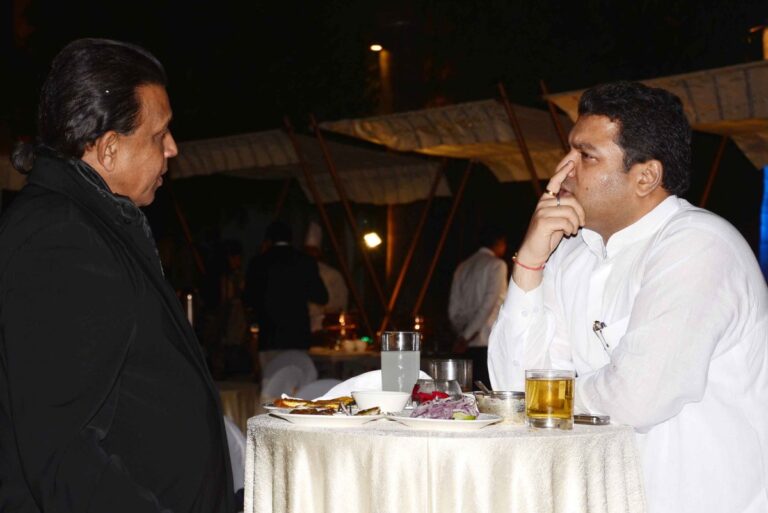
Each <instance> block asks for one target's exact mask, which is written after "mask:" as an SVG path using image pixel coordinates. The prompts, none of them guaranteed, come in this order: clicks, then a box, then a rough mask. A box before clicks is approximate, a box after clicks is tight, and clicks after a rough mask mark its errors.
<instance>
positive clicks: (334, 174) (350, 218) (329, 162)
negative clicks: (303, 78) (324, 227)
mask: <svg viewBox="0 0 768 513" xmlns="http://www.w3.org/2000/svg"><path fill="white" fill-rule="evenodd" d="M309 122H310V124H311V125H312V130H313V131H314V132H315V137H317V140H318V142H319V143H320V148H321V149H322V151H323V158H324V159H325V165H326V167H327V168H328V172H329V173H330V174H331V178H332V179H333V184H334V186H335V187H336V192H337V193H338V195H339V199H340V200H341V204H342V205H343V206H344V213H345V214H346V216H347V222H349V227H350V228H351V229H352V235H353V236H354V237H355V243H356V244H357V246H358V247H359V248H360V252H361V253H362V255H363V263H364V264H365V269H366V271H368V276H369V277H370V278H371V281H372V282H373V288H374V289H375V290H376V295H377V296H378V298H379V302H381V306H382V308H386V306H387V300H386V298H385V297H384V291H383V290H382V288H381V282H380V281H379V278H378V276H377V275H376V271H375V270H374V269H373V264H372V263H371V257H370V255H369V254H368V251H366V250H365V248H364V247H363V246H362V244H363V239H362V237H361V234H360V229H359V228H358V226H357V221H355V216H354V214H353V213H352V207H350V206H349V199H348V198H347V191H346V190H345V189H344V185H343V184H342V183H341V178H339V173H338V171H337V169H336V164H335V162H334V161H333V159H332V158H331V152H330V151H329V150H328V145H327V144H326V143H325V138H324V137H323V134H321V133H320V127H318V126H317V120H315V116H313V115H312V114H310V115H309Z"/></svg>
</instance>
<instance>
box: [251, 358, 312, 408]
mask: <svg viewBox="0 0 768 513" xmlns="http://www.w3.org/2000/svg"><path fill="white" fill-rule="evenodd" d="M304 383H305V377H304V369H302V368H301V367H298V366H296V365H285V366H283V367H281V368H280V369H278V370H277V371H276V372H274V373H273V374H272V375H271V376H270V377H268V378H264V379H263V380H262V381H261V399H262V402H272V401H273V400H274V399H277V398H279V397H280V396H281V395H282V394H287V395H290V396H293V395H295V394H296V392H297V391H298V390H299V388H301V386H302V385H303V384H304Z"/></svg>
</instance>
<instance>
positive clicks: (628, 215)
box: [489, 83, 768, 513]
mask: <svg viewBox="0 0 768 513" xmlns="http://www.w3.org/2000/svg"><path fill="white" fill-rule="evenodd" d="M658 91H659V90H653V89H648V88H644V87H643V86H639V85H637V84H626V83H624V84H613V85H608V86H601V87H598V88H595V89H594V90H592V91H590V92H588V93H585V96H584V97H582V101H581V104H580V109H579V110H580V117H579V120H578V122H577V124H576V126H575V127H574V129H573V131H572V132H571V135H570V144H571V148H572V149H571V152H570V153H569V154H568V155H567V156H566V157H565V159H564V163H563V164H561V166H559V171H558V173H557V174H556V175H555V176H554V177H553V179H552V180H551V181H550V183H549V185H548V189H547V190H548V192H547V193H545V195H544V197H542V199H541V200H540V201H539V204H538V206H537V208H536V212H535V213H534V216H533V218H532V221H531V225H530V227H529V230H528V233H527V234H526V238H525V239H524V241H523V244H522V245H521V247H520V250H519V252H518V254H517V255H516V265H515V267H514V270H513V277H512V280H511V282H510V287H509V291H508V294H507V299H506V301H505V303H504V305H503V307H502V309H501V312H500V314H499V318H498V321H497V323H496V325H495V326H494V329H493V332H492V335H491V341H490V346H489V367H490V373H491V382H492V384H493V385H494V387H496V388H499V389H503V390H506V389H516V390H522V389H523V382H524V370H525V369H528V368H541V367H550V368H572V369H575V370H576V372H577V376H578V377H577V380H576V392H575V401H576V409H577V410H580V411H588V412H595V413H605V414H609V415H611V418H612V420H613V421H614V422H618V423H624V424H629V425H631V426H633V427H634V428H635V430H636V432H637V441H638V447H639V449H640V453H641V456H642V460H643V467H644V476H645V488H646V496H647V503H648V511H649V512H650V513H667V512H676V513H680V512H683V513H685V512H690V513H693V512H695V513H758V512H766V511H768V289H767V288H766V283H765V279H764V278H763V276H762V275H761V273H760V269H759V267H758V265H757V262H756V261H755V258H754V255H753V254H752V251H751V249H750V248H749V246H748V245H747V243H746V242H745V241H744V239H743V238H742V237H741V235H739V233H738V232H737V231H736V230H735V229H734V228H733V227H732V226H731V225H730V224H728V223H727V222H726V221H724V220H723V219H721V218H719V217H717V216H716V215H714V214H712V213H710V212H707V211H705V210H702V209H699V208H695V207H693V206H691V205H690V204H689V203H688V202H686V201H685V200H682V199H680V198H678V197H677V196H676V194H680V193H682V192H684V189H685V186H686V185H687V183H686V180H684V179H683V178H681V177H682V175H681V174H680V172H681V170H682V168H687V164H688V162H689V160H688V159H689V157H687V158H686V157H685V155H682V149H681V148H682V147H683V146H686V147H687V146H688V144H689V143H688V141H689V139H687V138H686V137H685V135H684V132H685V130H684V129H682V128H681V121H680V120H675V118H676V117H682V116H683V114H682V109H681V108H680V109H679V112H677V111H678V109H677V108H675V105H677V103H676V102H675V101H672V102H671V103H670V100H669V98H668V97H667V96H665V95H668V93H659V92H658ZM669 96H671V95H669ZM675 100H676V98H675ZM678 103H679V102H678ZM627 104H629V105H630V106H629V107H627ZM670 111H673V112H670ZM643 116H645V118H643ZM638 126H641V127H643V128H642V129H640V130H638V129H637V127H638ZM649 134H650V135H649ZM633 138H639V139H640V140H641V143H637V142H633ZM648 138H650V139H654V138H655V139H656V142H655V143H654V142H653V141H651V142H650V143H649V142H648V141H647V139H648ZM678 139H682V140H678ZM670 141H671V142H670ZM619 143H620V144H621V145H620V144H619ZM654 144H655V146H654ZM638 147H640V148H641V149H640V150H638ZM660 147H661V149H658V148H660ZM669 147H672V149H671V150H670V149H669ZM628 148H629V149H628ZM649 148H650V149H649ZM617 150H618V153H617ZM644 152H645V154H644ZM669 153H672V156H670V155H668V154H669ZM628 154H630V155H631V157H632V158H631V159H630V160H629V162H627V159H626V157H627V155H628ZM681 155H682V156H681ZM686 171H687V169H686ZM667 172H669V174H670V177H669V178H668V177H666V176H665V174H666V173H667ZM617 173H622V174H617ZM667 178H668V180H666V181H665V179H667ZM580 227H584V228H582V229H580ZM550 254H551V256H550ZM544 266H546V267H545V268H543V269H542V267H544ZM595 321H597V322H598V323H604V324H605V327H604V328H602V330H601V331H602V335H603V339H604V340H601V339H600V337H598V335H597V334H596V333H595V332H594V330H593V327H594V325H595Z"/></svg>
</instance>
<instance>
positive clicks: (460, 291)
mask: <svg viewBox="0 0 768 513" xmlns="http://www.w3.org/2000/svg"><path fill="white" fill-rule="evenodd" d="M506 293H507V264H506V263H505V262H504V260H502V259H500V258H499V257H497V256H496V255H495V254H494V253H493V251H491V250H490V249H488V248H485V247H483V248H480V249H478V250H477V252H475V254H474V255H472V256H471V257H469V258H468V259H466V260H464V261H463V262H462V263H461V264H459V267H457V268H456V271H455V272H454V273H453V282H452V283H451V297H450V300H449V303H448V318H449V319H450V321H451V324H452V325H453V329H455V330H456V331H457V332H458V333H459V335H461V336H462V337H464V338H465V339H467V340H469V347H487V346H488V337H489V336H490V334H491V328H492V327H493V323H494V322H495V321H496V316H497V315H498V313H499V307H500V306H501V303H502V301H504V296H505V295H506ZM473 335H474V337H473ZM470 337H472V338H470Z"/></svg>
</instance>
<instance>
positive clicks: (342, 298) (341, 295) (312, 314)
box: [309, 262, 349, 333]
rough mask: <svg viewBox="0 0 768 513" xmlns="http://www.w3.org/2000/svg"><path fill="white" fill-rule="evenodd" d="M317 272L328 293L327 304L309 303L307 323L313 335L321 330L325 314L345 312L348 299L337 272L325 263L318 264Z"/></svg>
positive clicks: (345, 286)
mask: <svg viewBox="0 0 768 513" xmlns="http://www.w3.org/2000/svg"><path fill="white" fill-rule="evenodd" d="M317 270H318V271H319V273H320V279H321V280H323V284H324V285H325V289H326V290H327V291H328V302H327V303H326V304H324V305H318V304H315V303H309V322H310V325H311V330H312V332H313V333H314V332H315V331H320V330H321V329H323V319H324V318H325V314H327V313H339V312H342V311H344V310H346V309H347V299H348V297H349V290H348V289H347V284H346V283H345V282H344V277H343V276H342V275H341V273H340V272H339V271H337V270H336V269H334V268H333V267H331V266H330V265H328V264H326V263H325V262H318V263H317Z"/></svg>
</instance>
